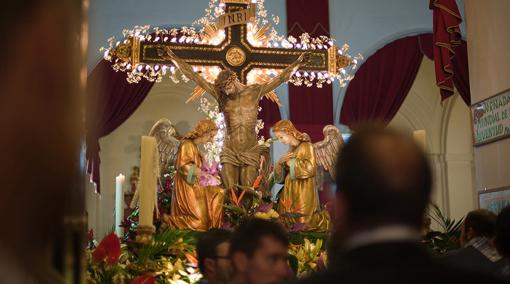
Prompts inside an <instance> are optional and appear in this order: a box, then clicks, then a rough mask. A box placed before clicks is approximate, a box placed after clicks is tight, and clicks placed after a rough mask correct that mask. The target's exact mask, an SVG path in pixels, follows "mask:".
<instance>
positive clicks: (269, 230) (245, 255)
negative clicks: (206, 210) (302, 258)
mask: <svg viewBox="0 0 510 284" xmlns="http://www.w3.org/2000/svg"><path fill="white" fill-rule="evenodd" d="M288 247H289V240H288V237H287V233H286V232H285V230H284V229H283V227H282V226H281V225H280V224H278V223H275V222H272V221H266V220H262V219H251V220H247V221H246V222H245V223H243V224H241V225H240V226H239V228H238V229H237V231H236V232H235V233H234V236H233V237H232V240H231V242H230V256H231V260H232V266H233V268H234V274H233V276H232V281H231V282H230V283H232V284H273V283H280V282H282V281H283V280H285V277H287V276H288V273H289V269H290V268H289V265H288V263H287V253H288V252H287V250H288Z"/></svg>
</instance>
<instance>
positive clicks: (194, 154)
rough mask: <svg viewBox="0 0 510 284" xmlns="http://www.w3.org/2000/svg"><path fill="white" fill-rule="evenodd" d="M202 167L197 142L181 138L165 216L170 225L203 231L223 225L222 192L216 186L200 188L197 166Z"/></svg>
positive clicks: (176, 227)
mask: <svg viewBox="0 0 510 284" xmlns="http://www.w3.org/2000/svg"><path fill="white" fill-rule="evenodd" d="M201 167H202V156H201V155H200V151H199V150H198V147H197V145H195V143H193V141H191V140H183V141H182V142H181V144H180V146H179V151H178V152H177V157H176V160H175V169H176V170H177V172H176V174H175V181H174V190H173V192H172V203H171V206H170V216H167V218H165V219H166V220H165V221H166V222H167V223H168V225H169V226H170V227H171V228H175V229H188V230H193V231H206V230H208V229H209V228H220V227H221V226H222V224H223V200H224V196H225V191H224V190H223V189H222V188H220V187H218V186H206V187H201V186H200V185H199V181H198V180H199V177H198V176H197V175H196V169H197V168H198V169H200V168H201Z"/></svg>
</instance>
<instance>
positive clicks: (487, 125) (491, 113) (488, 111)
mask: <svg viewBox="0 0 510 284" xmlns="http://www.w3.org/2000/svg"><path fill="white" fill-rule="evenodd" d="M471 113H472V116H473V134H474V138H475V146H476V145H482V144H487V143H490V142H494V141H496V140H499V139H502V138H505V137H510V90H507V91H505V92H503V93H500V94H498V95H495V96H493V97H490V98H488V99H486V100H484V101H481V102H479V103H476V104H474V105H472V106H471Z"/></svg>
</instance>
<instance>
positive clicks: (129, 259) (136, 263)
mask: <svg viewBox="0 0 510 284" xmlns="http://www.w3.org/2000/svg"><path fill="white" fill-rule="evenodd" d="M268 208H269V207H268V206H262V207H261V208H259V209H260V210H266V209H268ZM271 210H272V208H271V209H269V210H268V212H270V211H271ZM197 234H198V233H192V232H188V231H179V230H164V231H160V232H158V233H156V235H155V236H154V240H153V242H152V243H150V244H146V245H143V246H141V247H137V248H136V249H134V248H132V247H130V246H128V245H126V244H125V243H122V242H121V241H120V239H119V238H118V237H117V235H115V233H111V234H109V235H107V236H106V237H104V238H103V240H102V241H101V242H100V243H99V245H97V246H89V247H88V248H87V250H86V256H87V283H89V284H110V283H111V284H117V283H119V284H121V283H130V284H138V283H145V284H147V283H171V284H191V283H197V282H198V281H199V280H200V279H201V277H202V275H201V274H200V273H199V271H198V269H197V266H198V261H197V259H196V257H195V255H196V252H195V249H194V244H195V240H196V237H197ZM291 240H292V239H291ZM91 243H92V242H91ZM322 244H323V240H322V239H317V240H316V241H315V242H312V241H310V240H309V239H308V238H304V239H302V240H300V241H296V242H294V243H292V244H291V246H290V248H289V264H290V266H291V267H292V269H293V270H294V272H295V273H296V275H297V276H298V277H303V276H306V275H309V274H311V273H313V272H315V271H318V270H319V269H321V268H322V269H323V268H324V265H325V258H326V256H325V252H324V250H323V247H322Z"/></svg>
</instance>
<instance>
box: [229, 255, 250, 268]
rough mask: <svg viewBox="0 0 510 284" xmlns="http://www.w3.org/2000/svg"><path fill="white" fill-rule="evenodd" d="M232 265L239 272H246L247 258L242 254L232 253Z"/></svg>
mask: <svg viewBox="0 0 510 284" xmlns="http://www.w3.org/2000/svg"><path fill="white" fill-rule="evenodd" d="M232 264H233V265H234V267H235V269H236V270H237V271H239V272H246V271H247V270H248V257H246V255H245V254H244V253H242V252H234V253H233V254H232Z"/></svg>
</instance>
